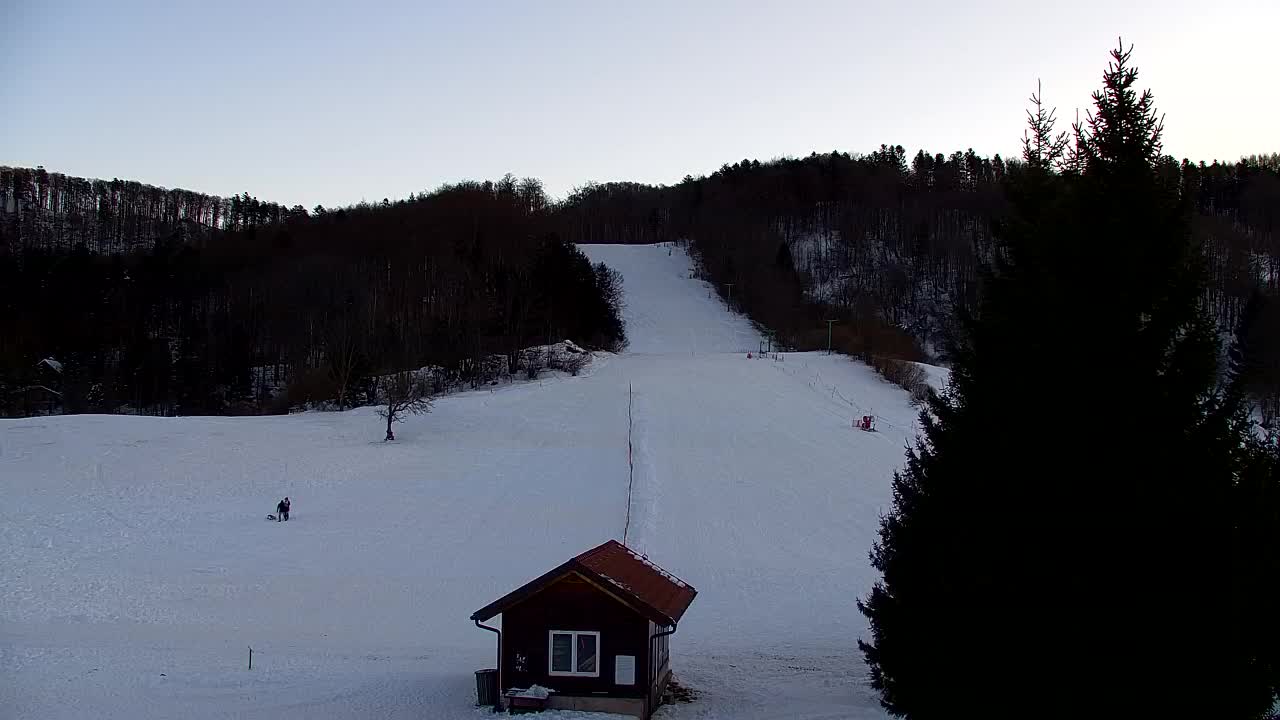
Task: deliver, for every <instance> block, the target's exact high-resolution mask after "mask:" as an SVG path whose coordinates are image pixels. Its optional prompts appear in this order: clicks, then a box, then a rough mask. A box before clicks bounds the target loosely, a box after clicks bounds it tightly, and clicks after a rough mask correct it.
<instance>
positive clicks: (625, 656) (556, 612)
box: [471, 540, 697, 720]
mask: <svg viewBox="0 0 1280 720" xmlns="http://www.w3.org/2000/svg"><path fill="white" fill-rule="evenodd" d="M695 595H697V591H696V590H694V589H693V587H692V586H690V585H689V584H688V583H686V582H684V581H683V580H680V579H679V578H677V577H675V576H674V575H672V574H671V573H668V572H666V571H665V570H663V569H661V568H659V567H658V566H657V565H654V564H653V563H652V562H650V561H649V560H648V558H646V557H644V556H643V555H640V554H638V553H636V552H635V551H634V550H632V549H630V548H628V547H626V546H625V545H623V544H621V543H619V542H617V541H615V540H610V541H608V542H606V543H604V544H603V545H600V546H598V547H595V548H592V549H590V550H588V551H586V552H584V553H582V554H581V555H578V556H577V557H574V558H572V559H570V560H569V561H567V562H565V563H564V564H562V565H560V566H559V567H557V568H555V569H553V570H551V571H550V572H548V573H545V574H544V575H542V576H540V577H538V578H535V579H534V580H531V581H529V582H528V583H526V584H524V585H523V586H521V587H519V588H517V589H515V590H513V591H512V592H510V593H508V594H507V595H505V596H504V597H502V598H499V599H498V600H495V601H494V602H492V603H490V604H489V605H486V606H485V607H483V608H481V609H479V610H477V611H476V612H475V613H474V614H472V616H471V620H472V621H473V622H474V623H475V624H476V626H477V627H481V628H484V629H486V630H490V631H492V632H495V633H497V634H498V668H497V689H498V690H499V692H497V693H495V695H496V698H494V699H495V700H496V701H497V702H499V703H501V702H502V701H503V700H504V699H506V700H507V702H508V704H512V705H515V704H519V702H520V701H521V700H522V699H524V698H528V697H536V698H538V699H539V701H540V702H541V698H542V697H545V705H546V707H548V708H558V709H569V710H591V711H597V712H612V713H620V714H625V715H633V716H635V717H638V718H641V720H648V718H649V715H650V714H652V713H653V711H654V710H655V709H656V708H657V707H658V705H659V704H661V702H662V695H663V691H664V690H665V689H666V686H667V682H668V680H669V679H670V677H671V668H670V664H669V653H668V642H669V640H670V637H671V635H672V634H673V633H675V631H676V624H677V623H678V622H679V621H680V618H681V616H683V615H684V612H685V610H687V609H688V607H689V605H690V603H692V602H693V598H694V596H695ZM497 615H501V616H502V628H501V630H499V629H498V628H493V627H488V626H486V625H483V624H482V623H484V622H486V621H488V620H490V619H491V618H493V617H495V616H497ZM531 688H534V690H533V691H532V692H530V689H531ZM522 690H523V691H525V692H524V693H521V692H520V691H522ZM547 691H549V693H548V692H547Z"/></svg>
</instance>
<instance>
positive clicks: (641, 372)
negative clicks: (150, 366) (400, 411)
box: [0, 246, 913, 718]
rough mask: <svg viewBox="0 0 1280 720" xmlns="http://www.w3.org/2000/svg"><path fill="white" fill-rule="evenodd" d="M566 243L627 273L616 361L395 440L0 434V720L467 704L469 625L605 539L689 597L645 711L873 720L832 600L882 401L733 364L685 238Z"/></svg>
mask: <svg viewBox="0 0 1280 720" xmlns="http://www.w3.org/2000/svg"><path fill="white" fill-rule="evenodd" d="M584 250H585V251H586V252H587V253H588V255H590V256H591V258H592V259H593V260H594V261H604V262H606V263H608V264H610V265H611V266H613V267H615V268H617V269H618V270H619V271H620V272H621V273H622V274H623V276H624V283H625V291H626V300H627V311H626V317H627V321H628V331H629V337H630V341H631V345H630V348H629V349H628V352H626V353H624V354H622V355H617V356H599V357H598V358H597V360H596V361H595V363H593V365H592V366H591V367H590V368H589V369H588V370H587V371H586V372H585V373H584V374H583V375H582V376H580V377H576V378H569V377H561V378H554V379H548V380H545V381H543V382H536V383H528V384H517V385H511V386H503V387H501V388H498V389H495V390H493V391H484V392H472V393H464V394H459V395H454V396H450V397H446V398H442V399H440V400H439V401H438V403H437V405H436V408H435V410H434V411H433V412H432V413H430V414H428V415H425V416H421V417H416V418H411V419H410V420H409V421H407V422H406V423H405V424H404V425H403V427H402V428H401V429H399V430H398V431H397V438H398V441H397V442H396V443H390V444H383V443H381V442H378V440H380V438H381V431H380V426H379V420H378V418H377V417H376V416H375V415H374V412H373V410H372V409H370V408H364V409H358V410H353V411H349V412H345V413H306V414H302V415H295V416H289V417H273V418H179V419H157V418H130V417H101V416H96V417H95V416H79V417H61V418H32V419H26V420H17V421H0V497H3V500H4V502H3V503H0V677H3V678H4V681H3V682H0V717H39V718H59V717H66V718H73V717H87V716H92V717H119V718H125V717H128V718H148V717H154V718H168V717H244V718H257V717H262V718H267V717H271V718H279V717H285V718H290V717H296V718H304V717H305V718H328V717H333V718H339V717H405V718H410V717H412V718H419V717H445V718H450V717H479V711H477V710H475V709H474V708H473V707H472V703H473V701H474V695H473V676H472V673H471V671H472V670H475V669H477V668H481V667H488V666H491V665H492V664H493V655H494V644H493V636H492V635H491V634H489V633H485V632H482V631H479V630H477V629H475V628H474V627H472V626H471V624H470V623H469V622H468V621H467V617H468V615H469V614H470V613H471V612H472V611H473V610H475V609H476V608H478V607H480V606H482V605H484V604H486V603H488V602H489V601H490V600H492V599H494V598H495V597H497V596H499V595H501V594H503V593H504V592H506V591H507V590H509V589H511V588H513V587H515V586H517V585H519V584H521V583H523V582H525V581H527V580H528V579H530V578H532V577H534V576H536V575H538V574H540V573H542V572H543V571H545V570H546V569H548V568H550V567H552V566H554V565H556V564H558V563H559V562H561V561H563V560H564V559H565V558H567V557H569V556H571V555H573V554H576V553H578V552H580V551H581V550H583V549H586V548H588V547H590V546H592V545H594V544H596V543H598V542H601V541H603V540H605V539H607V538H610V537H614V538H618V539H622V538H623V536H624V534H625V536H626V540H627V542H628V543H629V544H630V545H632V546H633V547H635V548H637V549H639V550H641V551H643V552H645V553H647V554H648V555H649V556H650V557H651V558H652V559H653V560H654V561H656V562H657V563H659V564H660V565H662V566H664V567H665V568H667V569H669V570H671V571H672V572H674V573H676V574H677V575H679V576H681V577H682V578H684V579H686V580H688V581H689V582H690V583H692V584H694V585H695V586H696V587H697V588H698V590H699V596H698V599H697V600H696V601H695V602H694V604H693V606H692V608H691V609H690V611H689V612H688V614H687V615H686V616H685V618H684V619H683V621H682V622H681V625H680V628H679V631H678V632H677V634H676V636H675V637H674V638H673V642H672V652H673V667H674V668H675V670H676V672H677V674H678V675H679V676H680V677H681V678H682V680H683V681H684V682H685V684H686V685H688V686H691V687H692V688H693V689H694V690H695V691H697V692H699V694H700V697H699V700H698V701H697V702H695V703H693V704H690V705H679V706H673V707H670V708H667V709H665V710H664V711H663V713H664V717H668V718H698V717H701V718H720V717H735V718H738V717H745V718H782V717H787V718H794V717H800V718H804V717H809V718H820V717H823V718H825V717H883V713H882V712H881V711H880V710H879V708H878V706H877V704H876V701H875V698H874V695H873V694H872V693H871V692H870V690H869V689H868V688H867V687H866V683H865V677H864V676H865V668H864V666H863V664H862V662H861V660H860V658H859V656H858V653H857V651H856V645H855V641H856V639H857V637H858V636H859V634H860V633H862V632H864V631H865V622H864V621H863V620H862V618H861V617H860V616H859V615H858V613H857V609H856V608H855V606H854V599H855V598H856V597H857V596H858V595H860V594H863V593H865V592H866V590H867V588H868V587H869V586H870V584H871V582H872V581H873V579H874V577H875V576H874V573H873V572H872V570H871V569H870V567H869V566H868V562H867V550H868V549H869V547H870V544H871V542H872V541H873V540H874V538H875V532H876V527H877V521H878V517H879V514H880V513H881V512H883V511H884V510H885V509H887V507H888V503H889V498H890V493H889V481H890V477H891V474H892V471H893V469H894V468H895V467H897V466H898V465H900V464H901V461H902V449H903V446H904V444H905V443H906V442H907V441H908V440H909V438H910V437H911V435H912V432H913V431H912V426H913V411H912V410H911V408H910V407H908V405H907V398H906V395H905V393H903V392H902V391H901V390H899V389H897V388H895V387H893V386H890V385H888V384H887V383H884V382H883V381H882V380H880V379H879V378H878V377H877V376H876V375H874V374H873V373H872V372H871V371H870V370H868V369H867V368H865V367H863V366H861V365H858V364H855V363H852V362H849V361H848V360H846V359H843V358H838V357H828V356H823V355H817V354H795V355H789V356H786V357H784V358H783V359H782V360H772V359H768V360H760V359H752V360H747V359H746V357H745V354H746V351H747V350H755V349H756V347H757V342H758V337H757V334H756V333H755V331H754V330H753V329H752V327H751V325H750V323H748V322H746V321H745V320H743V319H742V318H739V317H736V316H734V315H732V314H730V313H728V312H726V311H725V309H724V307H723V304H722V303H721V302H720V301H719V299H718V298H716V297H715V296H714V294H712V293H710V292H709V289H708V288H707V287H706V285H705V284H703V283H700V282H698V281H696V280H692V279H690V276H689V264H688V260H687V258H686V257H685V256H684V255H683V254H682V253H681V252H680V250H679V249H675V250H670V249H668V248H664V247H654V246H589V247H586V248H584ZM629 395H630V396H631V400H632V406H633V407H632V413H631V415H632V419H631V422H630V425H631V429H630V433H631V436H632V442H633V445H634V464H635V465H634V477H632V472H631V470H630V469H629V467H628V462H627V438H628V424H629V422H628V399H629ZM870 411H874V412H875V414H877V415H878V416H880V418H881V424H880V432H877V433H863V432H860V431H857V430H853V429H852V428H851V422H852V419H853V417H854V416H855V415H861V414H862V413H864V412H870ZM629 481H630V484H631V485H632V493H631V495H632V496H631V502H630V508H629V509H628V484H629ZM283 495H289V496H290V497H291V499H292V500H293V504H294V516H293V519H292V520H291V521H290V522H289V523H287V524H285V523H274V522H268V521H266V520H265V515H266V513H268V512H271V511H272V509H273V507H274V505H275V502H276V500H278V499H279V498H280V497H281V496H283ZM250 646H252V647H253V648H254V667H253V670H251V671H250V670H248V669H247V660H248V648H249V647H250Z"/></svg>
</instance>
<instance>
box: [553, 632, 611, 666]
mask: <svg viewBox="0 0 1280 720" xmlns="http://www.w3.org/2000/svg"><path fill="white" fill-rule="evenodd" d="M556 635H568V636H569V667H571V668H577V667H578V636H579V635H592V636H594V637H595V639H596V669H595V671H594V672H562V671H559V670H556V669H555V666H554V665H553V663H554V662H555V647H556ZM602 658H603V655H602V654H601V652H600V633H599V632H597V631H595V630H549V631H548V632H547V674H548V675H554V676H556V677H600V666H601V665H602V664H603V663H602V662H601V659H602Z"/></svg>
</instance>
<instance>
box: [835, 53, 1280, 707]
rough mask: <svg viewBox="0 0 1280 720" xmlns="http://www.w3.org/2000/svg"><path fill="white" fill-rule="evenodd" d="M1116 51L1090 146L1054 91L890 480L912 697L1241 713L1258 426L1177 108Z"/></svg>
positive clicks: (889, 543)
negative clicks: (1217, 312) (1243, 596)
mask: <svg viewBox="0 0 1280 720" xmlns="http://www.w3.org/2000/svg"><path fill="white" fill-rule="evenodd" d="M1112 59H1113V61H1112V63H1111V64H1110V66H1109V67H1108V69H1107V71H1106V73H1104V75H1103V87H1102V89H1101V90H1100V91H1098V92H1097V93H1095V95H1094V104H1095V111H1094V112H1093V113H1091V114H1090V115H1089V116H1088V117H1087V120H1086V121H1085V122H1084V123H1080V124H1077V125H1076V126H1075V133H1074V147H1073V148H1066V147H1064V145H1063V144H1062V143H1060V142H1059V141H1058V136H1057V135H1055V134H1054V131H1053V117H1052V113H1045V112H1043V111H1042V109H1041V108H1040V107H1039V106H1038V96H1037V97H1036V104H1037V108H1036V112H1034V113H1030V115H1031V117H1030V132H1029V134H1028V141H1027V143H1026V146H1025V152H1024V161H1025V162H1024V163H1023V164H1022V165H1021V166H1019V167H1018V168H1017V169H1016V171H1015V169H1014V168H1013V167H1010V168H1009V174H1008V178H1007V179H1008V195H1009V200H1010V203H1011V213H1010V215H1009V217H1008V218H1007V219H1006V220H1005V221H1003V222H1002V223H1001V224H1000V225H999V226H998V227H997V240H998V244H997V248H996V253H995V261H994V263H993V266H992V268H991V269H990V271H989V273H988V276H987V277H986V278H985V279H984V283H983V290H982V295H981V299H980V301H979V304H978V309H977V311H976V312H975V313H974V315H973V316H972V317H969V318H966V319H965V321H964V323H963V328H964V329H963V332H962V333H961V336H960V337H958V338H957V339H956V340H955V343H954V345H955V347H954V350H953V357H954V361H953V370H952V386H951V388H950V390H949V391H948V393H947V394H945V395H944V396H935V397H933V398H931V401H930V403H929V405H928V408H927V409H926V411H925V412H924V413H923V414H922V422H923V427H924V437H923V438H922V440H921V441H920V442H919V443H918V445H917V447H916V448H914V449H913V450H911V451H910V452H909V453H908V460H907V466H906V468H905V469H904V470H903V471H902V472H901V473H899V474H898V475H897V476H896V477H895V480H894V495H895V497H894V506H893V509H892V511H891V512H890V513H889V514H888V515H887V516H886V517H885V518H884V519H883V521H882V528H881V537H880V542H879V543H877V545H876V547H875V548H874V549H873V551H872V555H871V557H872V561H873V564H874V565H875V567H876V568H877V569H879V570H880V571H881V572H882V573H883V580H882V581H881V582H880V583H878V584H877V585H876V587H875V588H874V589H873V590H872V592H871V593H870V595H869V596H868V597H867V598H866V599H865V601H863V602H861V603H860V604H859V607H860V608H861V609H862V610H863V612H864V613H865V614H866V615H867V616H868V618H869V619H870V621H871V630H872V637H871V641H870V642H860V643H859V644H860V646H861V647H862V649H863V652H864V654H865V656H866V659H867V662H868V664H869V665H870V667H871V672H872V680H873V684H874V686H875V687H876V688H877V689H878V690H879V691H880V694H881V700H882V703H883V704H884V706H885V707H886V708H887V709H888V710H889V711H890V712H893V713H894V714H897V715H902V716H906V717H911V718H933V717H957V716H960V717H967V716H978V715H981V716H984V717H992V716H995V717H1027V716H1035V717H1046V716H1050V717H1064V718H1065V717H1072V718H1076V717H1091V716H1117V717H1161V716H1170V717H1172V716H1175V715H1176V716H1179V717H1209V716H1214V717H1225V716H1224V715H1222V714H1221V712H1220V711H1221V710H1222V709H1223V708H1224V707H1227V706H1228V705H1230V703H1228V702H1227V695H1228V694H1230V693H1232V692H1239V691H1240V689H1241V688H1240V685H1239V683H1240V682H1241V681H1240V680H1239V678H1238V677H1233V675H1232V672H1231V670H1232V669H1233V668H1237V667H1238V666H1239V665H1238V663H1237V661H1238V660H1239V657H1238V655H1239V653H1238V652H1237V648H1238V646H1237V645H1233V638H1237V637H1239V636H1240V634H1241V633H1247V632H1249V630H1250V629H1249V628H1248V627H1246V625H1245V623H1247V622H1248V619H1247V617H1243V616H1241V615H1238V614H1233V613H1232V612H1230V609H1231V608H1230V602H1229V599H1230V598H1231V597H1232V594H1231V593H1230V592H1229V591H1227V590H1226V588H1224V575H1228V574H1230V573H1233V572H1237V571H1238V570H1236V569H1229V568H1228V567H1226V565H1227V563H1225V562H1224V558H1226V557H1228V556H1229V553H1230V552H1231V550H1230V548H1229V540H1228V538H1230V537H1232V527H1233V524H1234V519H1233V517H1232V514H1231V512H1230V506H1231V497H1232V493H1233V488H1234V487H1235V485H1234V482H1235V478H1236V476H1237V474H1238V472H1239V470H1240V462H1241V454H1240V448H1241V447H1242V446H1243V445H1244V444H1245V442H1246V432H1247V423H1244V422H1242V421H1241V417H1242V416H1241V413H1240V407H1239V397H1238V395H1237V394H1236V393H1233V392H1227V393H1220V392H1218V385H1217V381H1218V376H1219V375H1218V367H1217V357H1218V345H1217V340H1216V335H1215V334H1214V333H1213V331H1212V326H1211V324H1210V323H1209V322H1208V321H1207V320H1206V318H1204V317H1203V315H1202V314H1201V311H1200V306H1199V299H1200V297H1201V290H1202V279H1203V272H1202V270H1201V265H1200V262H1199V254H1198V251H1197V248H1196V247H1195V245H1194V243H1193V242H1192V240H1191V233H1190V226H1189V207H1188V205H1187V203H1186V202H1184V198H1183V196H1182V195H1181V194H1180V192H1179V187H1178V182H1177V179H1176V174H1175V176H1174V180H1173V181H1170V179H1169V175H1168V173H1167V172H1166V167H1167V164H1166V162H1165V160H1164V159H1163V158H1162V157H1161V154H1160V151H1161V145H1160V135H1161V131H1162V122H1161V120H1160V119H1159V118H1158V116H1157V115H1156V113H1155V110H1154V101H1153V98H1152V96H1151V94H1150V92H1146V93H1142V94H1141V95H1139V94H1138V93H1137V92H1136V90H1135V89H1134V86H1135V83H1136V80H1137V71H1136V70H1135V69H1134V68H1133V67H1132V66H1131V65H1130V55H1129V51H1125V50H1124V49H1123V47H1121V48H1120V49H1117V50H1115V51H1113V53H1112ZM1066 153H1069V154H1070V155H1071V158H1072V160H1073V162H1072V163H1069V164H1065V163H1063V157H1064V154H1066ZM1064 165H1065V168H1064ZM1234 557H1242V558H1243V557H1245V556H1244V555H1242V554H1240V553H1237V554H1236V555H1234ZM1260 676H1265V672H1264V673H1260ZM1273 686H1274V685H1273ZM1266 695H1267V692H1266V691H1265V690H1264V691H1261V692H1257V693H1254V694H1253V695H1251V697H1254V698H1255V699H1256V698H1260V697H1265V696H1266ZM1264 710H1265V707H1261V706H1259V705H1258V703H1257V701H1256V700H1255V701H1254V702H1253V704H1245V705H1242V706H1238V707H1237V708H1236V714H1235V715H1234V716H1236V717H1249V716H1250V715H1251V714H1252V715H1257V714H1260V713H1261V712H1263V711H1264Z"/></svg>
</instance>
